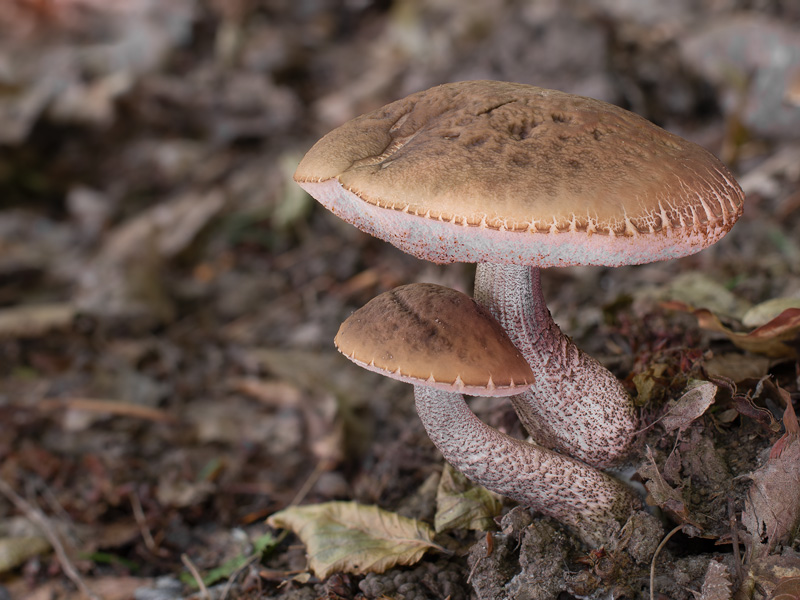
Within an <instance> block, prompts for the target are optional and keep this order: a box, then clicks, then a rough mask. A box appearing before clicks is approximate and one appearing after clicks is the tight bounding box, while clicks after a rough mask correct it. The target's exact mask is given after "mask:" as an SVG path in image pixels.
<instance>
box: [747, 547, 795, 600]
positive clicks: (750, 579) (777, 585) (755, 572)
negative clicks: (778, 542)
mask: <svg viewBox="0 0 800 600" xmlns="http://www.w3.org/2000/svg"><path fill="white" fill-rule="evenodd" d="M792 580H794V581H795V582H797V581H800V554H799V553H797V552H796V551H794V550H792V549H791V548H786V547H785V548H784V549H783V551H782V552H781V554H767V555H764V556H755V557H753V558H752V559H751V560H750V569H749V572H748V573H747V581H745V583H744V584H743V585H742V589H745V588H746V587H749V588H750V589H752V588H754V587H755V588H757V589H760V590H763V594H765V595H764V596H762V597H765V598H769V600H790V599H791V596H789V597H786V596H783V597H780V596H778V595H777V594H779V593H783V590H785V589H786V588H789V590H791V589H792V587H791V586H792ZM787 582H788V583H787ZM781 586H785V587H781Z"/></svg>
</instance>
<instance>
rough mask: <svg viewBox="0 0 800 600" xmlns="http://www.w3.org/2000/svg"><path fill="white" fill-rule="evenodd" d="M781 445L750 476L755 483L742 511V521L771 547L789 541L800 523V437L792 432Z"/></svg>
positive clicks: (757, 538)
mask: <svg viewBox="0 0 800 600" xmlns="http://www.w3.org/2000/svg"><path fill="white" fill-rule="evenodd" d="M781 439H783V438H781ZM782 446H783V447H782V450H781V452H780V454H779V455H770V458H769V459H768V460H767V462H766V463H765V464H764V465H763V466H762V467H761V468H759V469H757V470H755V471H754V472H752V473H750V474H749V475H748V477H749V478H750V479H751V480H752V482H753V483H752V485H751V486H750V489H749V490H748V492H747V497H746V498H745V506H744V510H743V511H742V524H743V525H744V526H745V527H746V528H747V530H748V531H749V532H750V534H751V535H752V536H753V537H754V538H755V540H757V541H762V542H763V541H766V540H769V548H770V549H772V548H774V547H775V546H776V545H777V544H783V543H787V542H790V541H791V540H792V539H793V537H794V535H795V534H796V533H797V530H798V527H799V526H800V502H798V501H797V499H798V498H800V436H798V435H796V434H794V435H792V434H790V435H789V436H788V437H787V439H786V440H785V441H784V442H783V443H782ZM775 454H777V453H775Z"/></svg>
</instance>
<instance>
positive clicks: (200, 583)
mask: <svg viewBox="0 0 800 600" xmlns="http://www.w3.org/2000/svg"><path fill="white" fill-rule="evenodd" d="M181 562H182V563H183V564H184V565H185V566H186V568H187V569H189V572H190V573H191V574H192V577H194V580H195V581H196V582H197V587H198V588H200V594H201V595H202V597H203V598H205V599H206V600H211V596H210V595H209V593H208V588H207V587H206V584H205V582H204V581H203V577H202V576H201V575H200V571H198V570H197V567H196V566H194V563H193V562H192V559H191V558H189V555H188V554H186V553H184V554H181Z"/></svg>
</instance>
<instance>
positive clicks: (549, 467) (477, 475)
mask: <svg viewBox="0 0 800 600" xmlns="http://www.w3.org/2000/svg"><path fill="white" fill-rule="evenodd" d="M414 397H415V398H416V407H417V413H418V414H419V416H420V419H421V420H422V424H423V425H424V426H425V430H426V431H427V433H428V436H429V437H430V438H431V440H432V441H433V443H434V444H435V445H436V447H437V448H438V449H439V451H440V452H441V453H442V455H443V456H444V458H445V460H447V462H449V463H450V464H451V465H453V467H454V468H456V469H458V470H459V471H461V472H462V473H463V474H464V475H466V476H467V477H468V478H470V479H471V480H473V481H475V482H476V483H479V484H480V485H482V486H484V487H485V488H487V489H489V490H491V491H493V492H496V493H498V494H501V495H503V496H506V497H508V498H511V499H513V500H516V501H517V502H519V503H520V504H523V505H525V506H529V507H531V508H533V509H534V510H537V511H539V512H541V513H543V514H546V515H548V516H551V517H553V518H554V519H557V520H559V521H560V522H562V523H564V524H565V525H567V526H568V527H570V528H571V529H572V530H573V531H574V532H575V533H576V535H578V536H579V537H580V538H581V539H582V540H583V541H584V542H585V543H586V544H588V545H590V546H594V547H599V546H601V545H603V543H604V542H605V541H606V540H608V539H609V537H610V535H611V534H612V533H613V532H615V531H618V530H619V528H620V523H621V522H624V520H625V519H627V518H628V516H629V515H630V514H631V512H632V511H633V510H634V508H636V507H637V506H638V505H639V501H638V499H637V498H636V497H635V496H634V494H633V493H632V491H631V490H630V489H628V488H627V487H626V486H625V485H624V484H623V483H621V482H620V481H617V480H616V479H614V478H613V477H611V476H610V475H607V474H605V473H602V472H600V471H598V470H597V469H594V468H592V467H590V466H588V465H586V464H584V463H582V462H580V461H578V460H575V459H572V458H569V457H567V456H563V455H561V454H558V453H557V452H553V451H552V450H548V449H547V448H543V447H541V446H537V445H534V444H529V443H527V442H524V441H522V440H518V439H515V438H512V437H510V436H508V435H506V434H504V433H501V432H499V431H497V430H496V429H494V428H492V427H490V426H488V425H486V424H485V423H484V422H483V421H481V420H480V419H478V417H476V416H475V414H474V413H473V412H472V411H471V410H470V409H469V407H468V406H467V403H466V402H465V401H464V397H463V396H462V395H461V394H455V393H452V392H443V391H441V390H436V389H432V388H428V387H423V386H415V387H414Z"/></svg>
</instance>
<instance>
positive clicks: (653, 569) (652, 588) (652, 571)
mask: <svg viewBox="0 0 800 600" xmlns="http://www.w3.org/2000/svg"><path fill="white" fill-rule="evenodd" d="M681 529H683V525H678V526H677V527H676V528H675V529H673V530H672V531H670V532H669V533H668V534H667V535H666V536H665V537H664V539H663V540H661V543H660V544H659V545H658V548H656V552H655V554H653V560H652V561H650V600H654V599H655V586H656V558H658V554H659V552H661V549H662V548H663V547H664V546H666V544H667V542H668V541H669V538H671V537H672V536H673V535H675V534H676V533H678V532H679V531H680V530H681Z"/></svg>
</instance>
